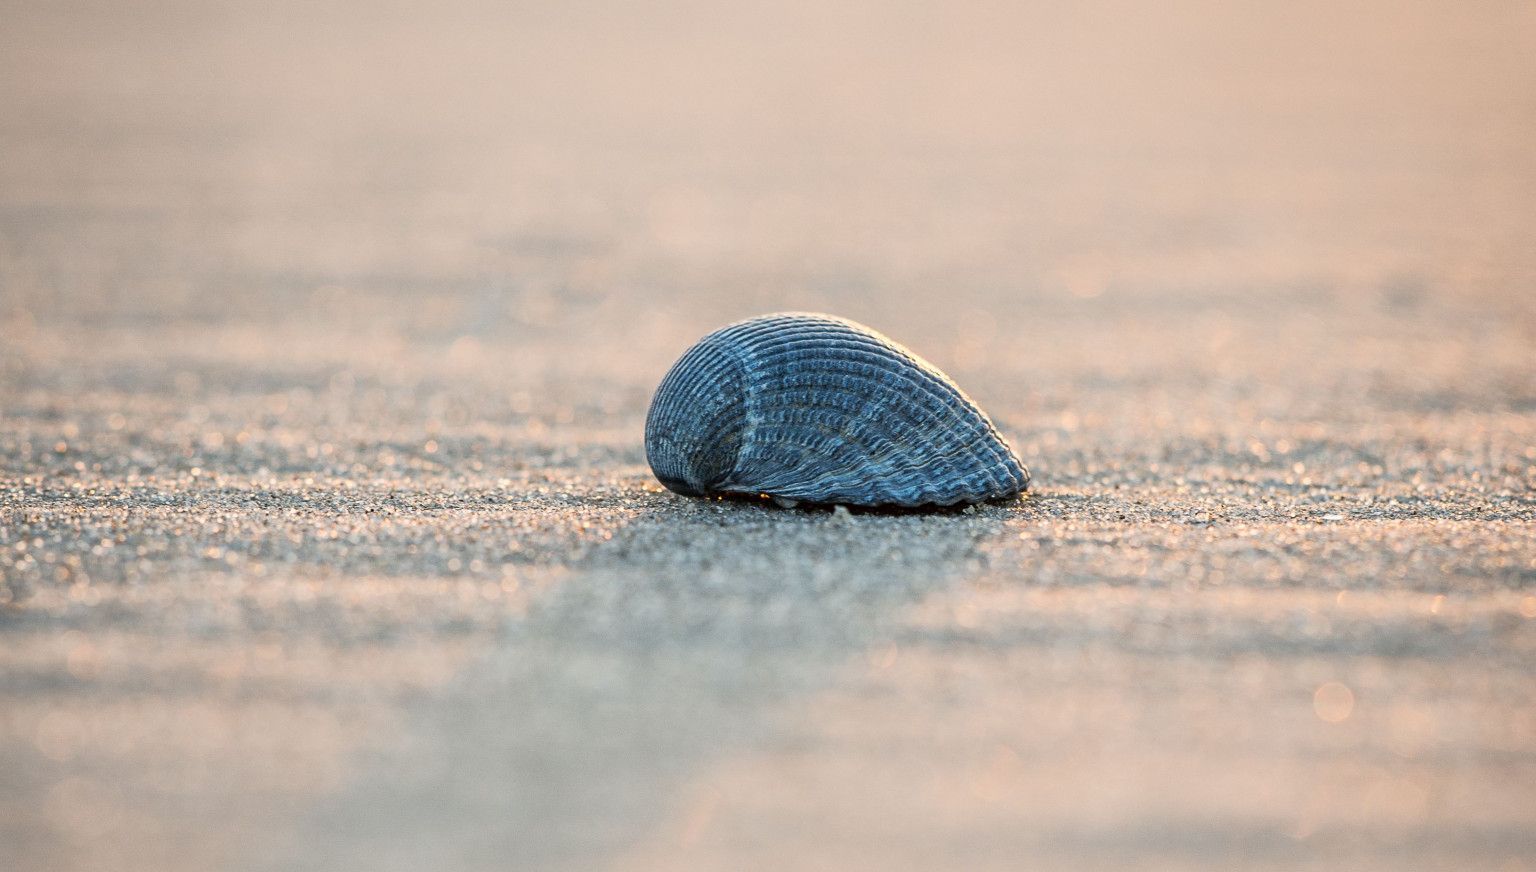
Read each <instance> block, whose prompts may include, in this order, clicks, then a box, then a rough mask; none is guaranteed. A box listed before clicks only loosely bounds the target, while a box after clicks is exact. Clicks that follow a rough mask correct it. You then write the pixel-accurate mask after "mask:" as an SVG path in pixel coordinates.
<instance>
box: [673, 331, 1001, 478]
mask: <svg viewBox="0 0 1536 872" xmlns="http://www.w3.org/2000/svg"><path fill="white" fill-rule="evenodd" d="M645 455H646V459H647V460H649V461H650V464H651V470H652V471H653V472H655V473H656V477H657V478H658V479H660V480H661V483H662V484H664V485H666V486H667V487H668V488H670V489H671V490H674V491H676V492H678V493H680V494H686V495H688V496H713V495H719V494H746V495H761V496H765V497H772V498H774V499H775V500H776V501H778V502H780V504H789V505H792V504H793V503H795V502H798V501H805V502H813V503H836V504H846V505H854V506H909V507H916V506H925V505H931V506H951V505H956V504H959V503H975V502H981V501H983V500H996V499H1006V498H1010V497H1016V496H1018V495H1019V494H1020V493H1021V492H1022V491H1023V490H1024V489H1025V488H1026V487H1027V486H1028V485H1029V470H1027V469H1025V468H1024V464H1022V463H1020V462H1019V458H1018V456H1017V455H1015V454H1014V453H1013V449H1012V448H1010V447H1009V446H1008V443H1007V441H1006V440H1004V439H1003V437H1002V436H1001V435H1000V434H999V433H998V432H997V428H996V427H994V426H992V421H991V420H990V419H988V418H987V415H986V413H985V412H983V411H982V410H981V409H980V408H978V407H977V406H976V404H975V403H974V402H972V401H971V399H970V398H969V397H967V396H966V395H965V393H964V392H963V391H961V390H960V388H958V387H957V386H956V385H955V383H954V382H952V381H950V379H949V377H948V376H946V375H944V373H942V372H940V371H939V369H938V368H937V367H935V366H934V365H933V364H931V363H928V362H927V361H925V360H923V359H922V358H920V357H918V356H917V355H916V354H913V353H912V352H911V351H908V350H907V349H906V348H903V347H902V346H901V345H899V344H897V343H896V342H894V341H892V340H891V339H888V338H886V337H885V336H882V335H880V334H879V333H877V332H875V331H874V330H871V329H869V328H868V327H865V326H863V325H861V324H856V323H854V322H852V321H847V320H844V319H842V318H834V317H832V316H830V315H816V314H808V313H799V312H792V313H783V314H778V315H764V316H762V317H759V318H752V319H749V320H747V321H742V322H739V323H736V324H732V325H730V326H728V327H723V328H721V329H719V330H716V331H715V332H714V333H711V334H709V335H708V336H706V337H704V338H703V339H701V340H699V342H698V344H696V345H694V346H693V347H692V348H690V349H688V351H687V353H685V354H684V355H683V356H682V358H681V359H680V360H678V362H677V363H676V364H674V365H673V366H672V369H671V370H670V371H669V372H668V373H667V375H666V377H665V378H663V379H662V382H661V386H660V387H658V388H657V389H656V396H655V397H654V398H653V399H652V400H651V408H650V412H649V413H648V414H647V415H646V420H645Z"/></svg>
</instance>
